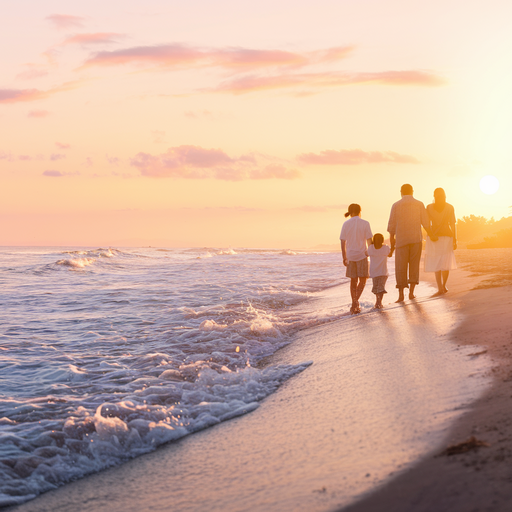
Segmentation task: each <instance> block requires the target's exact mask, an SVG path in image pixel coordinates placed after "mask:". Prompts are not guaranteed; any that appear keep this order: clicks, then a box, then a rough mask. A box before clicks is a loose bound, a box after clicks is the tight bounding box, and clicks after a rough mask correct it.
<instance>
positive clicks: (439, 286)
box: [435, 270, 444, 297]
mask: <svg viewBox="0 0 512 512" xmlns="http://www.w3.org/2000/svg"><path fill="white" fill-rule="evenodd" d="M435 275H436V283H437V293H436V294H435V296H436V297H437V296H438V295H441V294H442V293H443V291H444V286H443V280H442V279H443V278H442V275H441V271H440V270H439V271H437V272H436V273H435Z"/></svg>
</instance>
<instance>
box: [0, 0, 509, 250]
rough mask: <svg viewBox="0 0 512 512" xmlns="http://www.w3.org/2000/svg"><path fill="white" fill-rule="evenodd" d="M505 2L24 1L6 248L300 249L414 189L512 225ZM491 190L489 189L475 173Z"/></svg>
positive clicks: (11, 97) (18, 24)
mask: <svg viewBox="0 0 512 512" xmlns="http://www.w3.org/2000/svg"><path fill="white" fill-rule="evenodd" d="M511 15H512V5H511V4H510V3H509V2H504V1H497V0H490V1H486V2H484V1H475V2H471V3H470V4H468V3H467V2H462V1H453V2H445V1H444V2H441V1H437V0H436V1H432V2H429V3H428V4H427V3H423V2H410V1H408V2H406V1H385V2H383V1H381V0H360V1H358V2H354V1H353V0H350V1H340V0H336V1H334V0H332V1H331V0H315V1H314V2H313V1H309V0H306V1H302V2H300V3H297V2H292V1H288V0H283V1H279V2H275V0H274V1H272V2H270V1H267V0H262V1H260V2H235V1H234V0H233V1H227V0H219V1H216V2H212V1H211V0H202V1H197V0H191V1H190V2H182V1H172V0H145V1H144V2H142V1H137V0H136V1H134V2H130V3H128V4H127V3H126V2H121V1H117V0H112V1H109V2H99V1H97V0H91V1H88V2H79V1H74V0H66V1H63V0H59V1H57V0H55V1H49V0H42V1H36V0H21V1H20V2H16V3H14V2H11V3H10V5H9V6H8V7H6V8H5V9H4V10H3V14H2V18H1V19H0V49H1V51H2V56H3V66H2V72H1V76H0V130H1V131H0V135H1V137H0V180H1V181H2V190H3V192H4V197H3V201H2V205H1V206H0V216H1V218H2V220H3V226H4V229H3V238H2V245H88V246H90V245H107V246H116V245H119V246H120V245H153V246H155V245H161V246H233V247H236V246H246V247H290V248H303V247H311V246H315V245H317V244H335V243H337V240H338V236H339V230H340V227H341V224H342V223H343V220H344V217H343V213H344V212H345V209H346V206H347V205H348V204H349V203H352V202H357V203H359V204H361V206H362V208H363V217H364V218H366V219H368V220H369V221H370V223H371V225H372V228H373V230H374V232H378V231H380V232H385V229H386V225H387V218H388V214H389V209H390V207H391V204H392V203H393V202H394V201H396V200H398V199H399V197H400V196H399V189H400V186H401V185H402V184H403V183H406V182H409V183H412V185H413V186H414V188H415V196H416V197H417V198H419V199H421V200H422V201H424V202H425V203H429V202H430V201H431V200H432V192H433V190H434V189H435V188H437V187H440V186H441V187H443V188H445V190H446V192H447V195H448V200H449V201H450V202H451V203H452V204H454V206H455V210H456V213H457V215H458V216H463V215H469V214H477V215H485V216H487V217H490V216H494V217H495V218H501V217H503V216H508V215H510V214H511V210H510V206H511V205H512V200H511V199H510V197H511V194H510V190H511V187H512V173H511V160H512V158H511V156H510V149H509V148H510V140H511V138H512V137H511V136H512V121H511V119H512V115H511V114H512V112H511V106H512V105H511V104H512V99H511V98H510V93H509V91H510V90H511V86H512V74H511V71H510V63H509V60H510V59H509V56H510V50H511V48H510V47H511V46H512V40H511V39H510V36H509V32H510V29H509V23H508V20H510V17H511ZM488 174H492V175H494V176H496V177H497V178H498V179H499V180H500V184H501V187H500V189H499V191H498V192H497V193H496V194H494V195H492V196H488V195H486V194H483V193H482V192H481V191H480V189H479V186H478V183H479V180H480V178H481V177H482V176H484V175H488Z"/></svg>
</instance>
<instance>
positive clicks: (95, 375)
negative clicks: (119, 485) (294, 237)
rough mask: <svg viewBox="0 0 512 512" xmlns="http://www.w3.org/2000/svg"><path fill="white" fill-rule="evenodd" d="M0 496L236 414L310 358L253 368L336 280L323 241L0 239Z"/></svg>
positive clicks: (22, 497) (24, 492)
mask: <svg viewBox="0 0 512 512" xmlns="http://www.w3.org/2000/svg"><path fill="white" fill-rule="evenodd" d="M0 261H1V272H0V280H1V282H0V294H1V295H0V300H1V304H2V310H1V314H2V324H1V325H2V334H1V341H0V506H2V505H4V506H5V505H8V504H16V503H21V502H23V501H26V500H29V499H31V498H34V497H35V496H37V495H38V494H40V493H42V492H44V491H47V490H49V489H53V488H55V487H56V486H59V485H61V484H63V483H65V482H67V481H70V480H74V479H76V478H79V477H82V476H84V475H86V474H89V473H93V472H97V471H99V470H101V469H104V468H107V467H110V466H113V465H117V464H120V463H122V462H124V461H126V460H128V459H130V458H133V457H135V456H137V455H140V454H142V453H146V452H149V451H151V450H154V449H155V448H156V447H157V446H159V445H161V444H163V443H167V442H169V441H172V440H176V439H179V438H181V437H183V436H185V435H187V434H191V433H193V432H196V431H198V430H201V429H204V428H206V427H209V426H212V425H215V424H217V423H219V422H222V421H225V420H228V419H230V418H233V417H235V416H238V415H242V414H245V413H247V412H250V411H252V410H254V409H255V408H256V407H258V404H259V402H260V401H261V400H262V399H263V398H265V397H266V396H268V395H269V394H271V393H273V392H274V391H275V390H276V389H277V388H278V387H279V386H280V384H281V383H283V382H284V381H286V380H287V379H288V378H290V377H291V376H292V375H295V374H297V373H298V372H301V371H302V370H304V369H305V368H306V367H307V366H308V365H309V364H310V363H309V362H307V361H305V362H303V363H302V364H296V365H277V366H275V365H274V366H272V365H270V366H266V367H264V368H259V367H258V364H259V362H260V361H261V360H262V358H265V357H268V356H270V355H272V354H274V353H275V352H276V351H277V350H278V349H279V348H281V347H283V346H284V345H286V344H288V343H290V341H291V340H292V338H293V335H294V333H296V332H297V331H299V330H300V329H304V328H307V327H310V326H314V325H319V324H321V323H325V322H329V321H332V320H333V319H335V318H336V317H337V315H339V313H340V308H338V309H337V310H333V311H323V312H321V313H318V312H315V311H314V310H313V311H311V313H310V314H307V315H304V314H301V315H297V314H296V313H294V311H293V306H295V305H297V304H299V303H301V302H305V301H307V300H308V297H309V296H310V294H311V293H314V292H318V291H320V290H324V289H326V288H329V287H332V286H335V285H339V284H340V283H341V282H343V281H345V280H346V278H343V277H341V274H340V268H339V267H340V256H339V254H333V253H295V252H293V251H275V250H243V249H237V250H233V249H213V248H204V249H187V250H168V249H153V248H147V249H114V248H98V249H76V248H66V249H63V248H56V249H55V248H3V249H2V250H1V251H0Z"/></svg>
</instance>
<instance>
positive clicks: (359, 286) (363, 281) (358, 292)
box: [353, 277, 366, 313]
mask: <svg viewBox="0 0 512 512" xmlns="http://www.w3.org/2000/svg"><path fill="white" fill-rule="evenodd" d="M365 285H366V277H360V278H359V283H358V284H357V287H356V295H355V301H354V300H353V303H354V313H360V312H361V308H360V307H359V297H361V294H362V293H363V290H364V287H365Z"/></svg>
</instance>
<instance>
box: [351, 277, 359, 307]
mask: <svg viewBox="0 0 512 512" xmlns="http://www.w3.org/2000/svg"><path fill="white" fill-rule="evenodd" d="M350 296H351V297H352V306H351V308H350V312H351V313H354V311H355V310H356V309H357V308H358V307H359V303H358V302H357V277H351V278H350Z"/></svg>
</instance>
